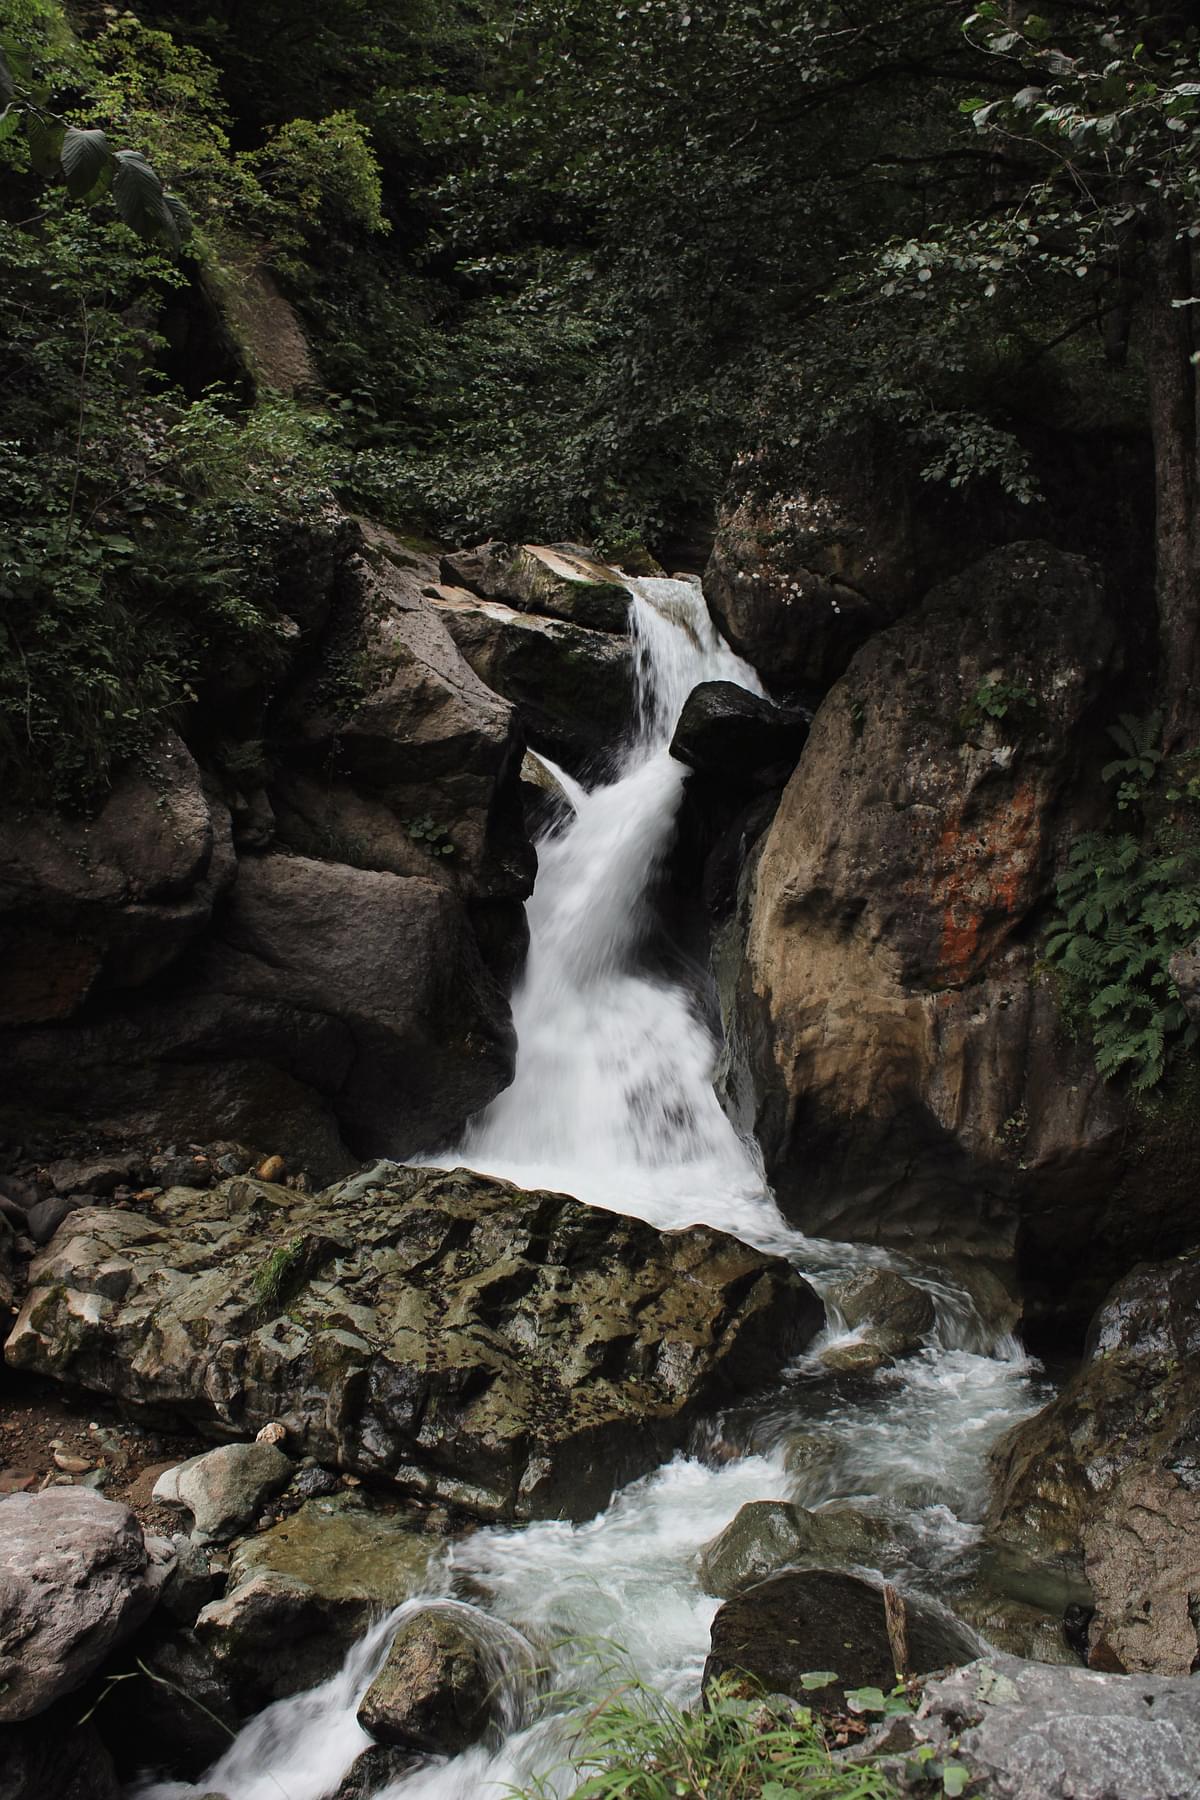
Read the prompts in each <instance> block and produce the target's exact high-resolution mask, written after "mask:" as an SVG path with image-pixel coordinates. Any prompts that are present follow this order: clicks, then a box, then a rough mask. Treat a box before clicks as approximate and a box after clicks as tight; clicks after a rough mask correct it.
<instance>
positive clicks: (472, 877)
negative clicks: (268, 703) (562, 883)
mask: <svg viewBox="0 0 1200 1800" xmlns="http://www.w3.org/2000/svg"><path fill="white" fill-rule="evenodd" d="M436 580H437V565H436V563H434V562H433V561H432V560H431V559H430V558H428V557H426V556H423V555H421V554H420V553H419V552H406V551H405V550H404V549H403V547H402V546H399V545H398V544H397V543H396V542H395V540H389V539H388V536H387V534H385V533H380V532H378V531H375V532H373V533H372V537H371V541H370V542H368V543H367V544H365V545H364V547H363V550H362V551H361V553H359V554H354V555H351V556H349V557H348V558H347V559H346V560H345V562H344V564H343V565H342V567H341V569H340V571H339V575H338V580H337V585H336V604H335V607H334V610H333V615H332V618H331V620H330V623H329V625H328V627H327V629H326V632H325V635H324V637H323V639H322V642H321V646H320V653H319V655H318V656H317V657H315V658H314V659H313V661H312V663H311V665H310V666H309V668H308V669H307V671H306V672H303V673H302V674H301V675H300V677H299V678H298V679H297V680H296V681H295V682H294V683H293V684H292V686H291V687H290V689H289V690H288V692H287V693H286V695H284V696H283V697H282V698H281V700H280V701H279V703H278V704H277V706H276V708H275V710H274V713H273V715H272V719H273V731H274V735H275V738H276V741H277V743H278V745H279V748H280V749H281V750H282V752H283V758H284V762H285V765H287V766H288V767H289V768H290V769H295V770H299V771H300V772H309V773H312V772H318V771H320V770H322V769H328V768H333V769H334V770H336V772H337V776H338V778H339V779H340V780H341V781H342V782H343V783H349V785H350V786H352V787H353V788H354V789H356V790H357V791H358V792H360V793H362V794H363V795H365V796H366V797H368V798H369V799H370V800H372V801H374V802H375V803H376V804H377V806H382V807H384V808H386V810H387V811H388V812H389V813H390V814H391V815H392V816H393V817H394V818H395V819H396V820H397V821H398V822H399V823H400V824H401V825H402V826H403V827H404V828H405V829H411V828H412V827H413V826H414V825H419V824H420V823H421V822H422V821H424V820H426V819H429V820H431V821H432V830H433V832H434V833H435V835H434V836H432V837H430V836H424V837H420V838H417V839H414V840H413V841H414V842H415V843H417V844H418V846H419V847H421V848H422V849H423V850H424V852H425V854H426V858H427V861H430V862H436V863H437V864H438V865H439V871H438V872H439V875H440V876H444V875H445V874H446V873H447V868H446V867H444V866H442V865H448V867H449V873H450V874H451V875H453V877H454V878H455V881H456V884H457V885H458V887H459V889H460V891H462V892H463V893H464V894H465V895H469V896H470V897H472V898H474V899H490V900H498V899H515V900H522V899H524V897H525V895H526V894H527V893H528V892H529V890H530V887H531V886H532V883H533V872H534V862H533V856H532V852H531V850H530V847H529V843H528V840H527V838H526V837H525V832H524V826H523V823H522V819H521V811H520V796H519V791H518V781H519V774H520V765H521V756H522V753H523V750H524V743H523V740H522V733H521V729H520V725H519V723H518V720H517V717H516V714H515V712H514V709H513V707H512V706H511V705H510V704H508V703H507V702H506V700H504V699H502V698H501V697H500V691H499V690H497V691H492V689H491V687H489V686H486V685H485V683H484V681H482V680H480V679H479V677H478V675H477V674H475V673H474V671H473V670H472V668H471V666H470V659H469V658H464V657H463V656H462V654H460V651H459V649H458V648H457V647H456V644H455V641H454V638H453V636H452V634H451V633H450V632H449V631H448V630H447V627H446V621H445V619H444V618H443V616H442V614H441V613H440V611H439V610H438V608H437V607H436V606H434V605H433V604H432V603H431V602H430V600H429V599H428V598H427V596H426V593H425V590H426V589H427V588H429V587H430V586H431V585H432V584H436ZM289 779H290V778H289V777H288V776H285V778H284V781H283V784H282V790H283V798H284V811H285V813H286V810H287V804H286V803H287V792H288V786H289ZM354 828H355V826H354V821H353V819H351V820H350V821H349V822H348V829H350V830H351V831H353V830H354ZM331 848H332V850H333V853H334V854H335V855H336V854H337V849H338V846H337V845H336V843H335V844H334V845H333V846H332V847H331ZM446 850H449V851H450V852H451V854H450V855H445V854H443V852H444V851H446ZM350 860H353V858H351V859H350Z"/></svg>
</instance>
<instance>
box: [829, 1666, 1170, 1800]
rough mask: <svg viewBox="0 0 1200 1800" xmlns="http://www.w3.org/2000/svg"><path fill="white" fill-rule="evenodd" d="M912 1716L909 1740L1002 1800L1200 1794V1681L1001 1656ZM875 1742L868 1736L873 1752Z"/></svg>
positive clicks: (1155, 1798) (965, 1672)
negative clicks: (1131, 1676) (962, 1768)
mask: <svg viewBox="0 0 1200 1800" xmlns="http://www.w3.org/2000/svg"><path fill="white" fill-rule="evenodd" d="M902 1723H904V1724H905V1725H906V1728H907V1730H908V1732H909V1734H910V1736H909V1742H910V1744H929V1745H931V1746H932V1747H933V1749H934V1751H935V1753H936V1754H938V1755H939V1756H945V1757H948V1758H950V1759H952V1760H953V1761H955V1762H958V1763H963V1764H965V1765H966V1766H967V1768H968V1769H969V1770H970V1771H971V1774H972V1776H973V1777H974V1778H975V1779H974V1780H973V1781H972V1783H971V1786H972V1789H973V1791H976V1792H980V1793H986V1794H988V1795H989V1796H995V1800H1080V1797H1081V1796H1083V1795H1085V1794H1086V1795H1095V1796H1096V1797H1097V1800H1191V1796H1192V1795H1194V1794H1196V1793H1197V1792H1200V1709H1198V1708H1197V1706H1196V1692H1195V1683H1194V1682H1189V1681H1167V1680H1163V1679H1160V1678H1156V1677H1154V1676H1143V1677H1141V1678H1139V1679H1138V1680H1136V1681H1129V1680H1126V1679H1124V1678H1123V1677H1121V1676H1119V1675H1098V1674H1093V1673H1092V1672H1091V1671H1090V1670H1087V1669H1067V1668H1047V1667H1046V1665H1045V1664H1044V1663H1036V1662H1024V1661H1022V1660H1021V1659H1020V1658H1019V1657H1016V1656H998V1655H992V1656H988V1657H987V1658H985V1659H983V1660H981V1661H978V1662H973V1663H969V1664H968V1665H967V1666H966V1667H965V1668H961V1669H955V1670H954V1672H953V1673H952V1674H950V1675H946V1676H943V1677H942V1678H941V1679H940V1680H938V1681H933V1682H930V1683H929V1684H928V1685H927V1687H926V1689H925V1694H924V1697H923V1700H922V1704H921V1709H920V1712H919V1713H918V1714H917V1715H916V1716H915V1717H914V1718H913V1719H911V1720H910V1721H902ZM886 1731H887V1727H883V1728H881V1734H880V1735H883V1734H884V1733H886ZM875 1747H876V1745H875V1744H874V1743H873V1742H872V1741H870V1740H868V1743H867V1744H866V1746H865V1747H864V1748H865V1751H867V1752H870V1751H872V1750H873V1749H875ZM880 1747H881V1748H882V1747H885V1746H880ZM902 1762H903V1757H902V1758H901V1763H902ZM885 1770H886V1771H887V1772H888V1773H892V1772H893V1771H892V1770H891V1769H890V1768H889V1767H888V1765H886V1764H885ZM894 1772H895V1773H896V1774H897V1775H899V1774H900V1772H901V1771H900V1766H899V1765H898V1766H897V1767H896V1768H895V1771H894ZM977 1784H979V1785H977Z"/></svg>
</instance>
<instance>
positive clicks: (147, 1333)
mask: <svg viewBox="0 0 1200 1800" xmlns="http://www.w3.org/2000/svg"><path fill="white" fill-rule="evenodd" d="M823 1320H824V1309H823V1307H822V1306H821V1303H820V1301H819V1300H818V1298H817V1296H816V1295H815V1294H814V1293H813V1291H812V1289H811V1288H810V1287H809V1286H808V1284H807V1283H806V1282H805V1281H803V1280H802V1278H801V1277H800V1276H799V1275H797V1274H796V1273H795V1271H794V1270H793V1269H792V1268H791V1267H790V1266H789V1265H788V1264H787V1263H786V1262H784V1261H783V1260H782V1259H778V1258H773V1257H768V1256H763V1255H760V1254H759V1253H758V1252H757V1251H753V1250H750V1249H748V1248H747V1247H746V1246H745V1245H743V1244H741V1243H738V1242H737V1241H736V1240H735V1239H733V1238H730V1237H726V1236H724V1235H723V1234H721V1233H719V1232H715V1231H711V1230H708V1229H707V1228H704V1227H696V1228H693V1229H690V1230H686V1231H676V1232H669V1233H662V1232H659V1231H656V1230H654V1229H653V1228H652V1227H651V1226H649V1225H645V1224H643V1223H641V1222H640V1221H637V1220H633V1219H627V1218H623V1217H621V1216H619V1215H617V1214H613V1213H608V1212H604V1211H600V1210H595V1209H592V1208H589V1207H585V1206H582V1205H580V1204H579V1203H578V1202H576V1201H573V1200H570V1199H567V1198H565V1197H564V1196H562V1195H554V1194H540V1193H527V1192H525V1191H523V1190H521V1189H518V1188H514V1187H510V1186H509V1185H508V1184H506V1183H504V1182H499V1181H493V1180H491V1179H489V1178H487V1177H484V1176H479V1175H474V1174H471V1173H469V1172H467V1171H465V1170H457V1171H453V1172H446V1171H443V1170H437V1169H415V1168H388V1167H387V1166H386V1165H385V1166H381V1167H380V1168H379V1169H377V1170H368V1171H366V1172H364V1174H362V1175H360V1176H357V1177H355V1178H354V1179H352V1180H350V1181H347V1182H344V1183H341V1184H339V1185H337V1186H335V1187H333V1188H330V1189H328V1190H326V1191H325V1192H324V1193H322V1194H319V1195H316V1196H309V1195H302V1194H297V1193H294V1192H292V1191H291V1190H289V1189H286V1188H272V1187H270V1186H268V1184H266V1183H263V1182H256V1181H254V1180H250V1179H235V1180H232V1181H227V1182H223V1183H221V1184H220V1185H219V1186H218V1187H217V1188H215V1189H213V1190H212V1191H211V1192H210V1193H207V1194H203V1195H199V1194H196V1193H193V1192H192V1191H190V1190H188V1189H183V1188H178V1189H174V1190H172V1192H170V1193H169V1194H167V1195H164V1196H163V1197H162V1199H161V1200H160V1201H159V1202H158V1206H157V1209H156V1213H155V1216H154V1217H153V1218H148V1217H145V1216H143V1215H141V1214H138V1213H132V1212H128V1213H127V1212H115V1211H103V1210H100V1209H89V1210H85V1211H82V1212H79V1213H76V1214H74V1215H73V1217H72V1220H71V1221H70V1225H69V1228H68V1229H67V1230H66V1231H64V1232H61V1233H60V1234H59V1236H58V1238H57V1239H56V1240H55V1243H54V1245H53V1246H52V1248H51V1249H50V1250H49V1251H47V1252H46V1253H45V1254H44V1255H43V1256H42V1257H41V1258H40V1259H39V1260H38V1261H37V1262H36V1263H35V1265H34V1266H33V1268H32V1270H31V1287H30V1292H29V1295H28V1298H27V1300H26V1302H25V1305H24V1307H23V1309H22V1313H21V1315H20V1317H19V1318H18V1320H17V1322H16V1324H15V1326H14V1328H13V1333H12V1336H11V1337H10V1339H9V1343H8V1345H7V1346H6V1351H5V1355H6V1357H7V1360H8V1362H9V1364H10V1366H12V1367H14V1368H26V1369H30V1370H35V1371H37V1372H39V1373H42V1374H46V1375H51V1376H54V1377H56V1378H57V1379H60V1380H64V1381H68V1382H70V1383H71V1384H73V1385H75V1386H82V1387H85V1388H91V1389H93V1390H96V1391H100V1392H104V1393H106V1394H108V1395H111V1396H114V1397H117V1398H119V1399H121V1400H122V1401H124V1402H125V1403H126V1404H128V1405H132V1406H134V1407H137V1406H144V1407H150V1408H152V1409H153V1410H154V1412H155V1414H156V1415H157V1416H159V1417H161V1416H163V1415H170V1416H172V1417H176V1418H178V1419H180V1420H181V1421H188V1422H190V1423H191V1424H193V1425H195V1426H198V1427H199V1428H201V1429H206V1430H208V1431H211V1432H213V1433H218V1432H219V1433H228V1434H234V1433H237V1434H240V1435H247V1436H248V1435H250V1434H252V1433H253V1432H255V1431H257V1430H258V1428H259V1426H260V1425H262V1424H265V1423H266V1422H267V1421H268V1420H271V1419H279V1420H280V1421H281V1422H282V1423H283V1424H284V1425H286V1427H287V1430H288V1434H289V1442H290V1443H292V1444H294V1445H295V1447H296V1449H297V1452H298V1453H299V1454H307V1455H312V1456H315V1457H316V1458H317V1459H318V1460H319V1461H321V1462H323V1463H325V1464H327V1465H330V1466H334V1467H337V1468H340V1469H343V1470H348V1471H350V1472H352V1473H354V1474H356V1475H360V1476H367V1477H371V1478H374V1479H376V1480H387V1481H391V1482H393V1483H394V1484H395V1485H396V1486H397V1487H399V1488H401V1489H403V1490H407V1491H411V1492H415V1493H419V1494H424V1495H427V1496H429V1497H431V1498H438V1499H440V1500H443V1501H445V1502H448V1503H449V1504H452V1505H454V1506H458V1507H461V1508H463V1509H464V1510H466V1511H468V1512H472V1513H475V1514H478V1515H481V1516H484V1517H498V1518H534V1517H544V1516H547V1515H550V1516H555V1515H559V1514H563V1515H566V1516H569V1517H573V1518H586V1517H589V1516H590V1515H591V1513H592V1512H594V1511H595V1509H596V1508H597V1507H598V1506H600V1505H602V1504H604V1503H605V1502H606V1501H607V1499H608V1498H609V1496H610V1495H611V1493H612V1491H613V1489H614V1487H615V1486H616V1485H618V1484H619V1483H620V1482H622V1481H624V1480H627V1479H629V1478H630V1477H632V1476H633V1475H634V1474H637V1473H640V1472H641V1471H643V1470H645V1469H648V1468H650V1467H653V1466H654V1464H655V1463H657V1462H658V1461H659V1460H661V1458H662V1457H663V1456H664V1455H665V1454H667V1453H669V1451H670V1450H671V1449H672V1448H674V1447H675V1446H677V1445H679V1444H680V1443H682V1442H683V1440H684V1439H685V1437H686V1435H687V1432H688V1430H689V1429H690V1426H691V1423H692V1421H693V1420H694V1419H695V1418H696V1417H697V1415H698V1414H699V1413H700V1412H701V1411H702V1410H705V1409H708V1410H711V1408H712V1407H713V1406H716V1405H721V1404H725V1403H727V1402H729V1401H731V1400H732V1399H734V1398H736V1397H737V1396H738V1395H741V1394H746V1393H749V1392H752V1391H753V1390H754V1389H756V1388H757V1387H759V1386H760V1385H761V1384H762V1383H763V1382H764V1381H766V1380H767V1379H769V1378H770V1377H771V1376H772V1375H773V1374H774V1373H775V1372H776V1371H777V1370H778V1369H779V1367H780V1366H781V1365H782V1364H783V1363H784V1362H785V1361H786V1360H787V1359H788V1358H789V1357H790V1356H792V1355H793V1354H796V1353H798V1352H799V1350H801V1349H802V1348H803V1347H804V1346H805V1345H806V1344H807V1343H809V1342H810V1341H811V1339H812V1338H813V1336H814V1335H815V1334H816V1332H817V1331H818V1330H819V1329H820V1327H821V1324H822V1323H823Z"/></svg>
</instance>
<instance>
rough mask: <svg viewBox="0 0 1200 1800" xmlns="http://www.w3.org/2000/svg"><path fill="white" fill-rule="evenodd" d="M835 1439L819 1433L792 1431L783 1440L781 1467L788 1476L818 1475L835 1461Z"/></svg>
mask: <svg viewBox="0 0 1200 1800" xmlns="http://www.w3.org/2000/svg"><path fill="white" fill-rule="evenodd" d="M837 1456H838V1444H837V1440H836V1439H835V1438H830V1437H826V1436H825V1435H824V1433H823V1432H819V1431H794V1432H791V1433H790V1434H789V1435H788V1437H787V1438H786V1439H785V1440H784V1454H783V1466H784V1468H785V1469H786V1470H787V1471H788V1474H789V1475H807V1474H810V1473H816V1474H819V1473H820V1471H821V1470H823V1469H829V1468H831V1467H832V1466H833V1464H834V1463H835V1462H836V1461H837Z"/></svg>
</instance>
